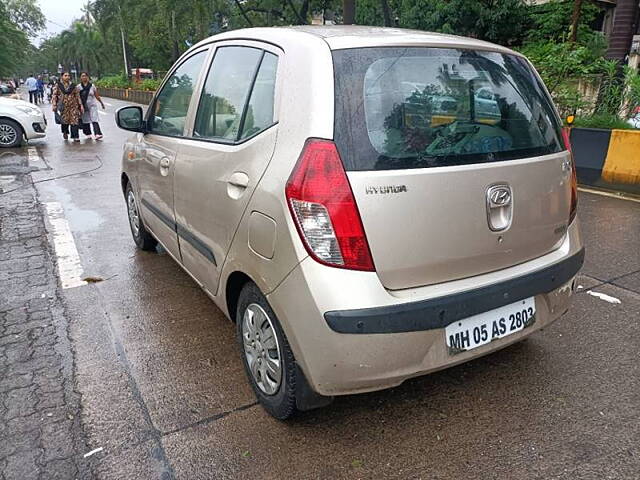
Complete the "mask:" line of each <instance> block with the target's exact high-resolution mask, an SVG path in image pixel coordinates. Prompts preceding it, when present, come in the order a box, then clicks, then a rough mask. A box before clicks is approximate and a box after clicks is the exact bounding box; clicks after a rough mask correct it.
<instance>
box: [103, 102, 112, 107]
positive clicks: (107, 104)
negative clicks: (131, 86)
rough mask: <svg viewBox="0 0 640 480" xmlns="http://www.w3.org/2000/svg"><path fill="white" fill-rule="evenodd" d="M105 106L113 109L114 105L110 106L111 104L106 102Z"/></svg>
mask: <svg viewBox="0 0 640 480" xmlns="http://www.w3.org/2000/svg"><path fill="white" fill-rule="evenodd" d="M104 104H105V105H106V106H107V107H113V105H112V104H110V103H109V102H104Z"/></svg>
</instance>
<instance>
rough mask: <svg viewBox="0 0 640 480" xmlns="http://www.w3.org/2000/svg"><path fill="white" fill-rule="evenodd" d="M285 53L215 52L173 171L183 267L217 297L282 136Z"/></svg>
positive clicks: (232, 46)
mask: <svg viewBox="0 0 640 480" xmlns="http://www.w3.org/2000/svg"><path fill="white" fill-rule="evenodd" d="M279 55H281V52H280V51H279V50H278V49H277V48H275V47H272V46H267V45H262V44H260V43H256V42H241V43H239V42H232V43H230V42H223V43H220V44H218V45H217V47H216V50H215V52H214V57H213V61H212V63H211V66H210V68H209V72H208V74H207V77H206V80H205V82H204V86H203V89H202V93H201V95H200V99H199V104H198V111H197V114H196V116H195V121H194V125H193V128H192V129H191V131H190V140H189V141H188V142H186V143H184V144H183V145H182V146H181V147H180V152H179V154H178V157H177V163H176V177H175V207H176V218H177V224H178V236H179V241H180V248H181V251H182V258H183V263H184V265H185V266H186V267H187V269H188V270H189V272H191V274H192V275H194V276H195V277H196V278H197V279H198V281H200V282H201V283H202V284H204V285H205V287H206V288H207V289H208V290H209V291H210V292H213V293H215V292H216V290H217V287H218V280H219V277H220V273H221V268H222V265H223V263H224V260H225V258H226V255H227V252H228V251H229V247H230V246H231V242H232V240H233V237H234V235H235V233H236V229H237V227H238V224H239V222H240V219H241V218H242V215H243V213H244V211H245V209H246V207H247V204H248V202H249V199H250V198H251V195H252V194H253V191H254V189H255V186H256V185H257V183H258V181H259V180H260V177H261V176H262V174H263V172H264V170H265V169H266V167H267V165H268V163H269V160H270V159H271V156H272V154H273V150H274V147H275V142H276V136H277V116H276V109H275V105H276V103H277V102H276V91H277V89H276V78H277V71H278V60H279Z"/></svg>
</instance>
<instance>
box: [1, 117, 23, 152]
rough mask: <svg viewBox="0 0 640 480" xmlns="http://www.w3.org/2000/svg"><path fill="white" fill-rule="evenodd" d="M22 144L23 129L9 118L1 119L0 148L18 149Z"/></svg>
mask: <svg viewBox="0 0 640 480" xmlns="http://www.w3.org/2000/svg"><path fill="white" fill-rule="evenodd" d="M21 143H22V128H21V127H20V125H18V123H16V122H14V121H13V120H10V119H8V118H0V147H6V148H11V147H17V146H19V145H20V144H21Z"/></svg>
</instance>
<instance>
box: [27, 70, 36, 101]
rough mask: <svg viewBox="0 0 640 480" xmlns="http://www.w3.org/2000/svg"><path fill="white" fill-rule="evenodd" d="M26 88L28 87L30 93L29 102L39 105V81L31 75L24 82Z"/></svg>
mask: <svg viewBox="0 0 640 480" xmlns="http://www.w3.org/2000/svg"><path fill="white" fill-rule="evenodd" d="M24 86H25V87H27V92H29V101H30V102H31V103H35V104H36V105H37V104H38V80H36V78H35V77H34V76H33V75H29V78H27V80H26V81H25V82H24Z"/></svg>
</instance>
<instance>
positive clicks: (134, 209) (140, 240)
mask: <svg viewBox="0 0 640 480" xmlns="http://www.w3.org/2000/svg"><path fill="white" fill-rule="evenodd" d="M125 198H126V200H127V215H128V216H129V227H130V228H131V235H132V236H133V241H134V242H136V245H137V246H138V248H139V249H140V250H145V251H153V250H155V249H156V246H157V245H158V241H157V240H156V239H155V238H153V236H152V235H151V234H150V233H149V231H148V230H147V229H146V228H145V226H144V223H143V221H142V217H141V216H140V211H139V210H138V202H137V200H136V196H135V194H134V193H133V189H132V188H131V183H127V188H126V190H125Z"/></svg>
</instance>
